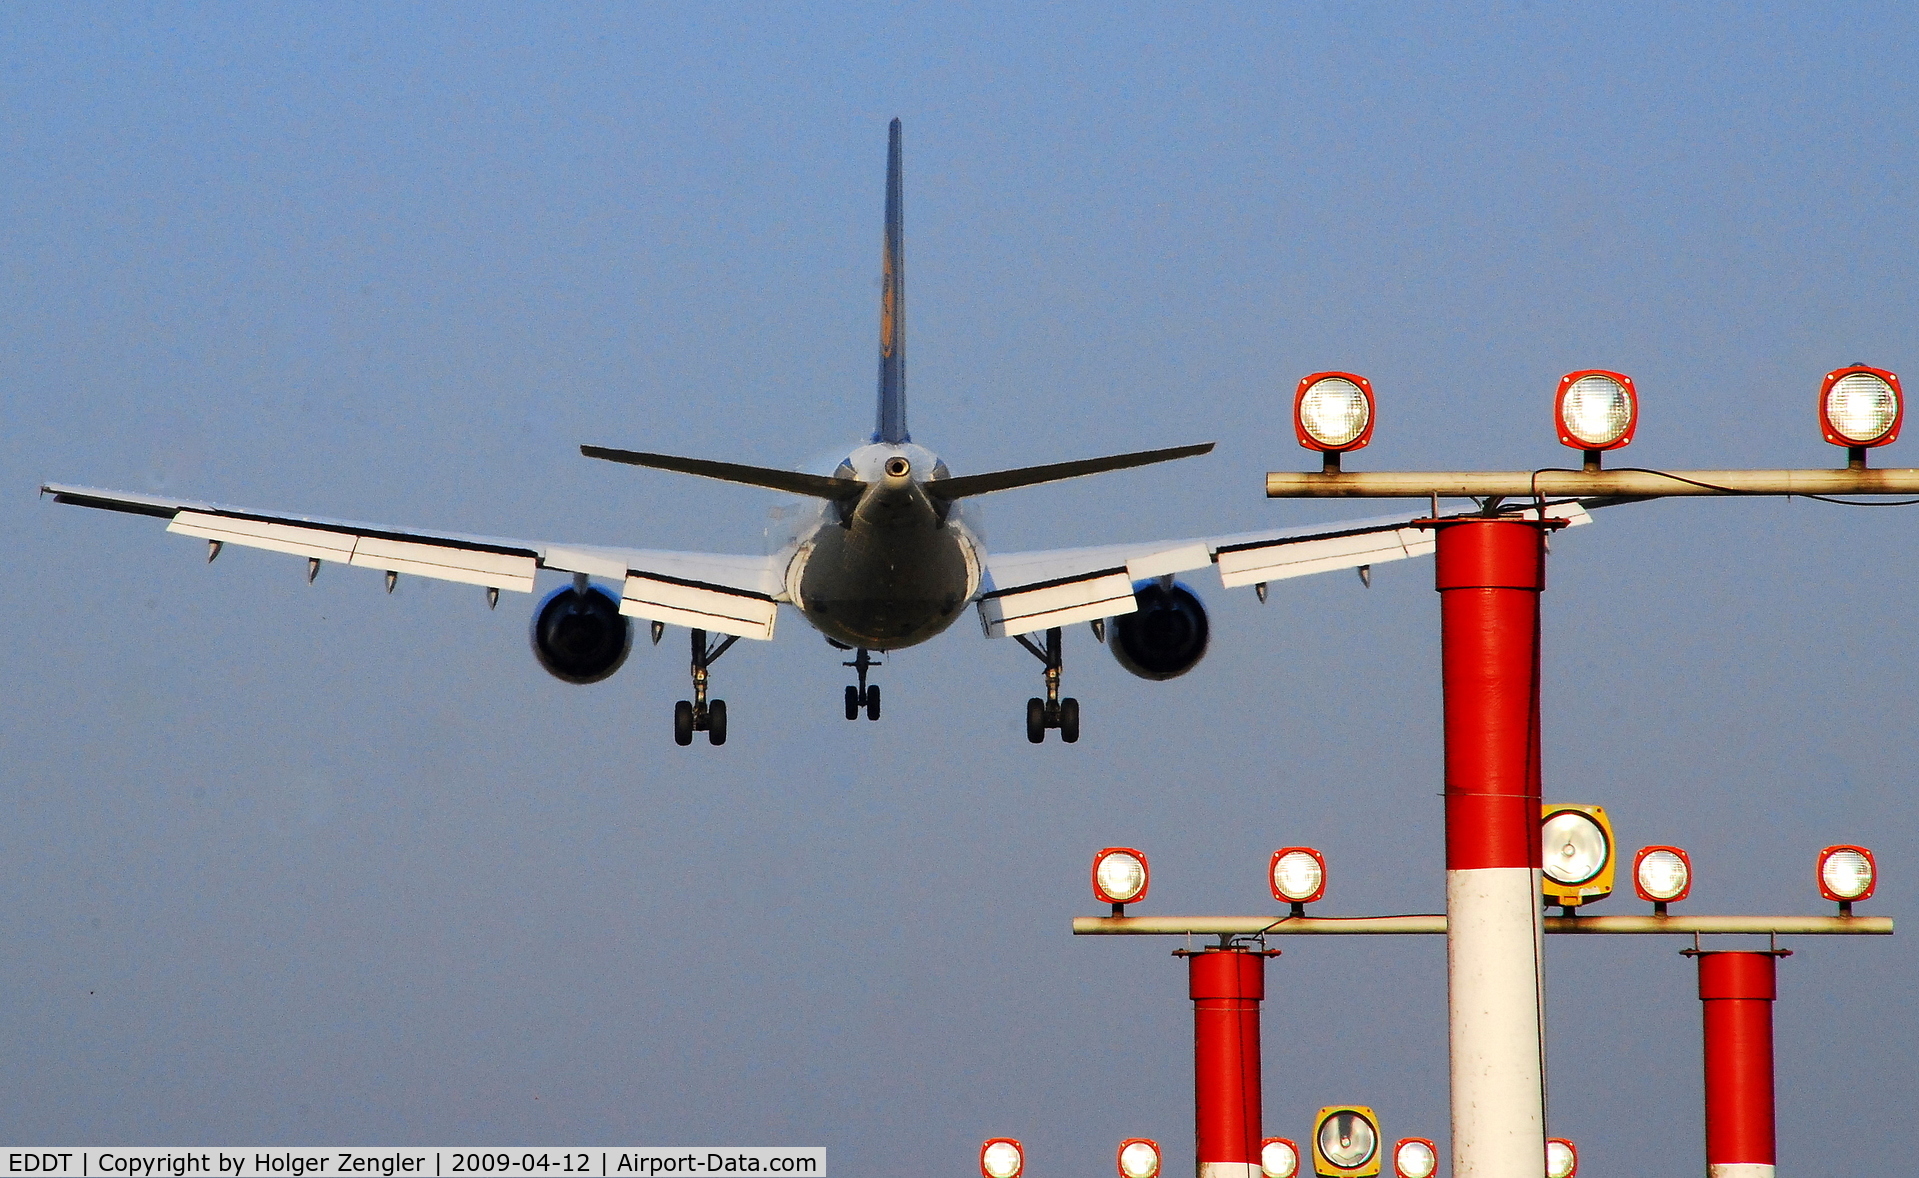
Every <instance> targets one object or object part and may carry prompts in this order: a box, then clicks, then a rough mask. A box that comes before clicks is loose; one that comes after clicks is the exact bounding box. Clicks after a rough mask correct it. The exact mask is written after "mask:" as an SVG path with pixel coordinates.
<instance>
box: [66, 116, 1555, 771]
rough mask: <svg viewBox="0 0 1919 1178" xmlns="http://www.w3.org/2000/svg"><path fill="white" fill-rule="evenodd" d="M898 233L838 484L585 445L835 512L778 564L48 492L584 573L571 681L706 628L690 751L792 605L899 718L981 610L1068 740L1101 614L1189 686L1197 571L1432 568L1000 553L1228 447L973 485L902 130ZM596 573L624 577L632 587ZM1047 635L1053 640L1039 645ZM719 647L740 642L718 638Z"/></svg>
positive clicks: (778, 557) (328, 554)
mask: <svg viewBox="0 0 1919 1178" xmlns="http://www.w3.org/2000/svg"><path fill="white" fill-rule="evenodd" d="M887 139H888V142H887V162H886V238H885V247H884V250H883V254H882V267H883V269H882V275H883V282H882V289H881V295H880V357H879V412H878V420H877V423H876V425H875V428H874V430H873V434H872V437H871V439H870V440H869V441H868V443H867V444H866V445H863V446H860V447H858V448H857V449H855V450H853V451H852V453H850V454H848V455H847V456H846V458H845V460H844V461H842V462H841V463H840V464H839V467H838V469H836V470H835V471H834V472H833V473H832V474H831V475H819V474H810V473H804V472H799V471H792V470H777V469H771V468H766V467H756V466H745V465H741V464H739V463H733V462H715V461H710V460H707V459H699V458H679V457H675V456H673V455H668V454H652V453H645V452H641V451H635V450H618V449H612V448H608V447H604V446H581V447H580V452H581V453H582V454H584V455H586V456H587V457H589V458H599V459H605V460H607V461H610V462H620V463H627V464H629V465H633V466H642V467H651V468H653V469H655V470H665V471H676V472H679V473H682V474H693V475H702V476H704V477H707V478H712V479H719V480H721V481H724V482H729V483H738V484H744V485H746V486H751V487H761V488H766V489H769V490H774V491H782V492H786V493H787V494H792V495H799V496H802V497H805V498H807V499H810V500H813V501H814V503H815V505H816V509H815V510H814V511H812V512H811V513H810V515H809V516H807V517H806V518H804V521H803V523H801V524H800V525H799V526H797V527H795V528H794V529H793V530H792V532H791V534H790V535H787V536H785V537H783V538H782V539H781V541H780V542H778V543H776V544H775V545H773V548H774V550H773V551H772V552H771V553H769V554H767V555H764V556H728V555H717V554H709V553H694V552H659V551H651V550H646V549H630V548H605V547H593V546H582V545H574V544H556V543H548V542H545V541H532V540H512V539H502V538H497V537H486V536H467V535H461V534H458V533H453V532H433V531H421V530H418V529H413V528H395V527H390V526H385V525H376V524H359V523H352V522H348V521H344V520H330V519H320V518H315V517H310V516H301V515H287V514H282V513H278V512H261V511H252V510H248V509H245V508H236V507H223V506H219V505H217V504H211V503H200V502H195V501H191V500H184V499H173V498H168V497H165V496H158V495H144V494H137V493H133V492H127V491H106V490H99V489H96V488H92V487H78V486H69V485H65V484H58V483H48V484H45V485H44V486H42V487H41V488H40V491H41V494H42V495H52V496H53V497H54V501H55V502H57V503H71V504H75V505H78V506H82V507H97V508H103V509H105V510H108V511H119V512H127V513H131V514H134V515H147V516H154V517H156V518H160V519H165V520H167V521H168V523H167V530H168V531H169V532H176V533H179V534H180V535H183V536H194V537H198V538H200V539H203V540H205V541H207V560H208V561H209V562H211V561H212V560H213V559H214V558H216V557H218V556H219V555H220V552H221V550H222V549H223V548H225V547H226V546H227V545H229V544H234V545H240V546H243V547H248V548H264V549H267V550H269V551H273V552H284V553H288V554H290V555H293V556H302V557H305V558H306V562H307V581H308V582H309V583H311V582H312V581H313V579H314V577H316V576H317V575H318V574H319V571H320V567H321V565H322V564H324V563H326V562H335V563H340V564H346V565H351V566H356V567H359V568H369V569H377V570H380V571H382V572H384V573H385V574H386V588H387V592H389V593H391V592H392V591H393V586H394V582H395V581H396V580H397V579H398V577H399V576H400V574H402V573H405V574H407V575H409V576H419V577H432V578H436V579H439V580H444V581H457V582H462V583H465V584H470V585H477V586H480V587H482V588H484V589H485V590H486V600H487V604H488V606H489V607H492V606H495V605H497V604H498V602H499V597H500V590H502V589H508V590H512V591H515V592H520V593H531V592H532V591H533V589H534V583H535V580H536V574H537V573H538V572H539V571H540V570H542V569H549V570H552V571H555V572H560V573H569V574H571V582H570V583H569V584H567V585H563V586H561V587H560V588H558V589H556V590H554V591H553V592H551V593H549V594H548V595H547V596H546V597H545V598H544V599H543V600H542V601H541V602H540V604H539V605H538V607H537V608H536V609H535V610H534V613H533V623H532V645H533V653H534V656H535V657H536V658H537V659H538V660H539V663H540V665H541V666H542V667H544V668H545V669H546V670H547V671H548V672H549V673H550V674H552V675H553V676H554V677H555V678H558V679H561V680H564V681H565V682H568V683H579V684H587V683H598V682H600V681H601V680H603V679H605V678H607V677H608V676H610V675H612V674H613V673H614V672H615V671H617V670H619V668H620V666H621V665H622V664H623V663H624V662H625V661H626V658H627V655H628V653H629V652H630V651H631V649H632V645H633V627H632V621H631V619H633V618H640V619H642V620H644V621H647V622H650V623H651V630H652V640H653V641H654V642H655V643H658V642H659V641H660V637H661V634H662V633H663V631H664V630H665V628H666V627H667V626H668V625H675V626H685V627H687V628H688V629H689V630H690V631H691V646H692V679H693V689H692V697H693V698H692V699H690V700H681V701H679V702H678V703H677V704H675V705H674V709H673V738H674V740H675V741H676V742H677V743H679V744H682V745H687V744H691V743H692V742H693V734H694V733H696V732H704V733H706V734H707V739H708V741H709V742H710V743H712V744H715V745H719V744H724V743H726V732H727V717H726V701H724V700H721V699H712V698H709V691H710V688H711V678H710V669H711V667H712V665H713V663H714V662H715V661H717V660H718V659H719V657H720V656H721V655H723V654H725V653H726V652H727V651H728V650H729V649H731V648H732V646H733V644H734V643H735V642H737V641H739V640H740V639H741V638H753V639H762V640H770V639H771V638H772V637H773V627H774V623H775V621H776V619H777V618H778V615H779V606H780V605H781V604H782V603H784V604H787V605H791V606H793V607H794V608H796V609H797V610H798V611H799V613H800V616H801V617H803V618H805V619H806V621H807V622H808V623H809V624H810V625H811V626H812V627H813V628H814V629H816V630H818V631H819V632H820V633H821V634H822V635H823V636H824V637H825V639H826V641H827V642H828V643H829V644H830V645H832V646H833V647H835V648H837V649H839V650H842V651H852V652H854V653H853V658H852V659H851V660H849V661H847V662H846V663H845V665H846V666H848V667H851V668H853V671H854V674H855V676H856V678H857V682H856V683H855V684H853V685H849V686H848V687H847V688H846V718H847V719H848V720H856V719H858V718H859V715H860V713H861V712H862V711H864V712H865V714H866V717H867V719H869V720H877V719H879V715H880V689H879V686H878V685H877V684H869V683H868V682H867V678H868V672H869V671H870V669H871V668H872V667H874V666H876V665H878V664H877V663H876V662H875V661H874V659H873V657H872V656H873V654H874V653H875V652H882V653H883V652H886V651H892V650H900V649H903V648H905V647H909V646H916V645H918V644H919V643H922V642H925V641H927V640H928V639H930V638H933V637H934V636H936V635H938V634H940V633H942V632H944V631H945V630H946V629H947V628H948V627H950V626H951V625H952V624H953V623H954V622H955V621H956V620H958V618H959V616H960V614H961V612H962V611H963V610H964V608H965V607H966V606H967V605H969V604H970V605H972V606H974V607H975V609H976V610H977V612H978V615H979V620H980V625H981V627H982V629H983V630H984V631H985V633H986V636H987V637H989V638H1004V637H1011V638H1013V639H1015V640H1016V641H1017V642H1019V643H1020V645H1022V646H1024V647H1025V648H1026V649H1027V650H1028V651H1030V652H1031V653H1032V654H1033V655H1034V656H1035V657H1037V658H1038V659H1039V660H1040V662H1041V663H1042V664H1044V666H1045V685H1046V686H1045V690H1046V694H1045V696H1044V697H1039V696H1035V697H1033V698H1031V699H1029V700H1027V703H1026V738H1027V739H1028V740H1029V741H1032V742H1033V743H1035V744H1038V743H1041V742H1043V741H1044V740H1045V739H1046V733H1047V731H1048V730H1049V729H1057V730H1058V732H1059V734H1060V738H1061V739H1062V740H1064V741H1066V742H1067V743H1069V744H1070V743H1072V742H1074V741H1077V740H1078V739H1079V733H1080V709H1079V701H1078V700H1077V699H1074V698H1073V697H1071V696H1065V697H1062V696H1061V694H1060V680H1061V671H1062V667H1063V659H1062V653H1061V645H1062V643H1061V632H1062V629H1063V628H1064V627H1066V626H1070V625H1076V624H1078V623H1080V622H1088V623H1090V624H1091V626H1092V629H1093V633H1094V634H1095V635H1096V636H1097V637H1098V638H1099V640H1100V641H1101V642H1107V639H1108V627H1107V622H1108V620H1109V619H1110V620H1111V621H1112V626H1111V631H1112V633H1111V641H1110V643H1108V645H1109V648H1110V649H1111V650H1112V652H1113V656H1114V657H1115V658H1116V659H1118V660H1119V663H1120V665H1121V666H1123V667H1125V668H1126V669H1127V670H1128V671H1130V672H1132V673H1133V674H1134V675H1137V676H1139V677H1141V678H1143V679H1161V680H1163V679H1172V678H1175V677H1177V676H1179V675H1183V674H1185V673H1186V672H1187V671H1190V670H1191V669H1192V668H1193V667H1194V666H1195V665H1197V664H1198V662H1199V661H1200V659H1201V658H1202V657H1203V656H1204V655H1205V653H1206V647H1207V641H1208V635H1209V626H1208V623H1207V617H1206V609H1205V607H1204V606H1203V605H1202V604H1201V602H1200V599H1199V597H1198V596H1197V595H1196V594H1195V593H1194V592H1193V591H1192V589H1191V588H1189V587H1188V586H1186V585H1184V584H1181V583H1179V582H1178V581H1177V580H1175V577H1176V576H1177V574H1180V573H1186V572H1191V571H1193V570H1195V569H1203V568H1205V567H1207V566H1209V565H1212V566H1217V568H1218V570H1219V576H1220V583H1221V585H1222V587H1225V588H1234V587H1238V586H1246V585H1251V586H1253V587H1254V588H1255V590H1256V591H1257V592H1258V594H1259V599H1260V600H1261V601H1262V602H1263V601H1265V600H1266V585H1267V583H1268V582H1270V581H1276V580H1281V579H1283V578H1287V577H1297V576H1304V575H1306V574H1309V573H1318V572H1325V571H1329V570H1333V569H1344V568H1358V569H1359V570H1360V573H1361V577H1362V579H1367V580H1368V583H1369V584H1370V580H1369V579H1368V576H1369V570H1370V566H1372V565H1375V564H1379V563H1381V562H1383V561H1389V560H1400V559H1404V558H1407V557H1412V556H1420V555H1424V554H1426V553H1429V552H1431V551H1432V550H1433V540H1432V534H1431V533H1430V532H1427V531H1422V530H1420V529H1417V528H1414V527H1411V526H1409V520H1408V518H1406V517H1393V518H1387V519H1373V520H1359V521H1352V522H1347V523H1340V524H1332V525H1326V526H1322V527H1309V528H1292V529H1281V530H1276V531H1265V532H1249V533H1245V534H1241V535H1231V536H1214V537H1203V538H1198V539H1185V540H1164V541H1158V542H1150V543H1140V544H1120V545H1110V546H1106V547H1098V548H1074V549H1059V550H1052V551H1043V552H1017V553H1010V554H1006V555H998V556H991V555H988V553H987V551H986V548H985V545H984V544H982V543H981V541H980V536H979V532H978V529H977V527H976V524H977V519H976V517H975V516H974V515H973V511H974V509H973V508H972V505H971V504H970V502H969V501H970V500H971V499H973V498H975V497H977V496H980V495H986V494H990V493H992V492H995V491H1007V490H1012V489H1013V488H1016V487H1030V486H1035V485H1037V484H1040V483H1049V482H1055V481H1057V480H1060V479H1071V478H1079V477H1081V476H1084V475H1090V474H1099V473H1102V472H1105V471H1112V470H1125V469H1128V468H1130V467H1137V466H1146V465H1150V464H1152V463H1158V462H1167V461H1171V460H1173V459H1177V458H1188V457H1193V456H1196V455H1201V454H1205V453H1207V452H1208V451H1210V450H1212V448H1213V446H1212V443H1210V442H1209V443H1203V444H1200V445H1192V446H1176V447H1172V448H1170V449H1163V450H1145V451H1140V452H1137V453H1132V454H1116V455H1111V456H1108V457H1103V458H1086V459H1080V460H1077V461H1072V462H1056V463H1051V464H1048V465H1045V466H1031V467H1021V468H1018V469H1013V470H999V471H991V472H988V473H985V474H972V475H966V474H962V475H955V474H953V473H952V472H951V471H949V470H948V469H947V466H946V464H945V463H944V462H942V461H940V458H939V456H938V455H937V454H935V453H934V452H933V451H931V450H929V449H927V448H926V447H924V446H920V445H917V444H915V443H914V442H913V440H912V436H911V435H910V434H909V433H908V432H907V429H906V347H905V343H906V337H905V265H904V253H903V240H902V223H903V222H902V217H901V208H900V206H901V197H902V182H901V175H900V123H899V120H898V119H894V120H893V122H892V126H891V127H890V129H889V132H888V136H887ZM1528 510H1530V511H1534V512H1537V511H1541V510H1543V511H1544V512H1545V513H1546V514H1547V515H1549V516H1555V517H1559V518H1564V519H1566V520H1567V521H1568V522H1570V523H1575V524H1579V523H1586V522H1588V521H1589V519H1590V517H1589V516H1588V515H1587V513H1586V511H1585V510H1584V508H1583V507H1581V506H1580V504H1578V503H1577V502H1572V501H1567V502H1562V503H1550V504H1544V505H1541V506H1540V507H1535V508H1531V509H1528ZM594 578H601V579H603V580H605V581H610V582H613V583H616V584H617V585H618V586H619V591H618V594H617V595H615V593H614V591H613V590H612V589H610V588H607V587H603V586H602V585H601V584H598V583H596V582H595V580H594ZM1042 633H1043V635H1044V637H1043V639H1042V640H1039V641H1036V640H1035V639H1034V638H1033V637H1032V636H1033V635H1037V634H1042ZM709 635H723V636H724V637H723V638H721V639H718V640H712V639H710V638H709Z"/></svg>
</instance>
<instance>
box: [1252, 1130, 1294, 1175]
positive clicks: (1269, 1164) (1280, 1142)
mask: <svg viewBox="0 0 1919 1178" xmlns="http://www.w3.org/2000/svg"><path fill="white" fill-rule="evenodd" d="M1259 1172H1260V1174H1261V1175H1263V1176H1264V1178H1294V1176H1295V1175H1297V1174H1298V1173H1299V1146H1297V1145H1294V1144H1293V1142H1292V1139H1291V1138H1287V1137H1268V1138H1266V1139H1264V1140H1262V1141H1261V1142H1260V1143H1259Z"/></svg>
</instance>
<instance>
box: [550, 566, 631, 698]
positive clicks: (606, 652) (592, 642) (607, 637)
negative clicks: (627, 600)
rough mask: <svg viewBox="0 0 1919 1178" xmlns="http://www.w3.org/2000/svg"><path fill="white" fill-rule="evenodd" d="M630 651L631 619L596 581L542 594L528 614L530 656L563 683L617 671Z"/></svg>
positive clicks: (591, 679)
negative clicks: (530, 620)
mask: <svg viewBox="0 0 1919 1178" xmlns="http://www.w3.org/2000/svg"><path fill="white" fill-rule="evenodd" d="M632 649H633V621H632V619H631V618H628V617H626V616H625V615H623V614H621V613H620V603H619V602H617V601H615V600H614V599H613V595H612V594H610V593H608V592H607V591H606V590H604V589H602V588H600V587H599V586H598V585H589V586H587V589H586V592H584V593H582V592H580V591H579V590H578V589H575V588H574V587H573V586H571V585H568V586H566V587H565V588H564V589H556V590H555V591H553V592H552V593H550V594H548V595H547V598H546V600H545V601H542V602H541V603H540V608H539V609H538V610H536V611H534V614H533V657H534V658H537V659H539V660H540V665H541V666H542V667H545V668H546V670H547V673H548V674H550V675H552V676H553V677H554V678H555V679H564V680H565V681H566V682H568V683H598V682H599V681H600V680H602V679H604V678H606V677H607V676H608V675H611V674H612V673H613V672H615V671H617V670H619V669H620V664H622V663H624V662H626V656H627V654H628V652H630V651H631V650H632Z"/></svg>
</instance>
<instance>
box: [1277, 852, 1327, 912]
mask: <svg viewBox="0 0 1919 1178" xmlns="http://www.w3.org/2000/svg"><path fill="white" fill-rule="evenodd" d="M1266 882H1267V884H1268V885H1269V886H1270V887H1271V888H1272V889H1273V899H1275V900H1278V901H1279V902H1280V903H1282V904H1291V905H1292V906H1293V910H1292V914H1293V915H1294V916H1304V915H1306V905H1308V904H1311V903H1312V902H1313V901H1314V900H1317V899H1319V898H1320V897H1321V896H1323V895H1325V894H1326V856H1324V855H1322V854H1320V853H1319V852H1318V851H1316V850H1314V849H1313V848H1311V847H1281V848H1280V849H1279V850H1277V851H1274V852H1273V859H1272V862H1271V863H1269V864H1267V869H1266Z"/></svg>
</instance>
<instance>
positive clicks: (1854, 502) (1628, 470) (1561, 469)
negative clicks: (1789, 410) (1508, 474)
mask: <svg viewBox="0 0 1919 1178" xmlns="http://www.w3.org/2000/svg"><path fill="white" fill-rule="evenodd" d="M1607 470H1609V471H1618V472H1621V473H1624V474H1649V475H1656V476H1657V477H1659V478H1662V479H1671V480H1672V481H1673V482H1675V483H1685V484H1686V485H1687V486H1690V487H1703V488H1705V489H1706V490H1708V491H1718V492H1720V493H1721V494H1724V495H1741V496H1752V495H1769V494H1772V492H1769V491H1741V490H1737V489H1736V488H1733V487H1722V486H1719V485H1718V484H1717V483H1702V482H1700V481H1699V480H1698V479H1689V478H1687V477H1686V476H1684V475H1677V474H1674V473H1672V472H1671V471H1669V470H1649V469H1647V468H1646V467H1643V466H1613V467H1608V468H1607ZM1589 473H1591V472H1590V471H1585V470H1573V469H1572V468H1570V467H1565V466H1542V467H1540V468H1539V469H1538V470H1535V471H1533V497H1534V498H1539V496H1540V491H1539V476H1540V475H1542V474H1589ZM1785 498H1787V499H1816V500H1818V501H1819V502H1821V503H1835V504H1838V505H1839V506H1840V507H1912V506H1914V505H1916V504H1919V499H1899V500H1895V501H1893V502H1891V503H1880V502H1874V501H1872V500H1860V499H1835V498H1833V497H1832V496H1831V495H1815V494H1813V493H1812V492H1810V491H1794V492H1789V493H1788V494H1787V495H1786V496H1785Z"/></svg>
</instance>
